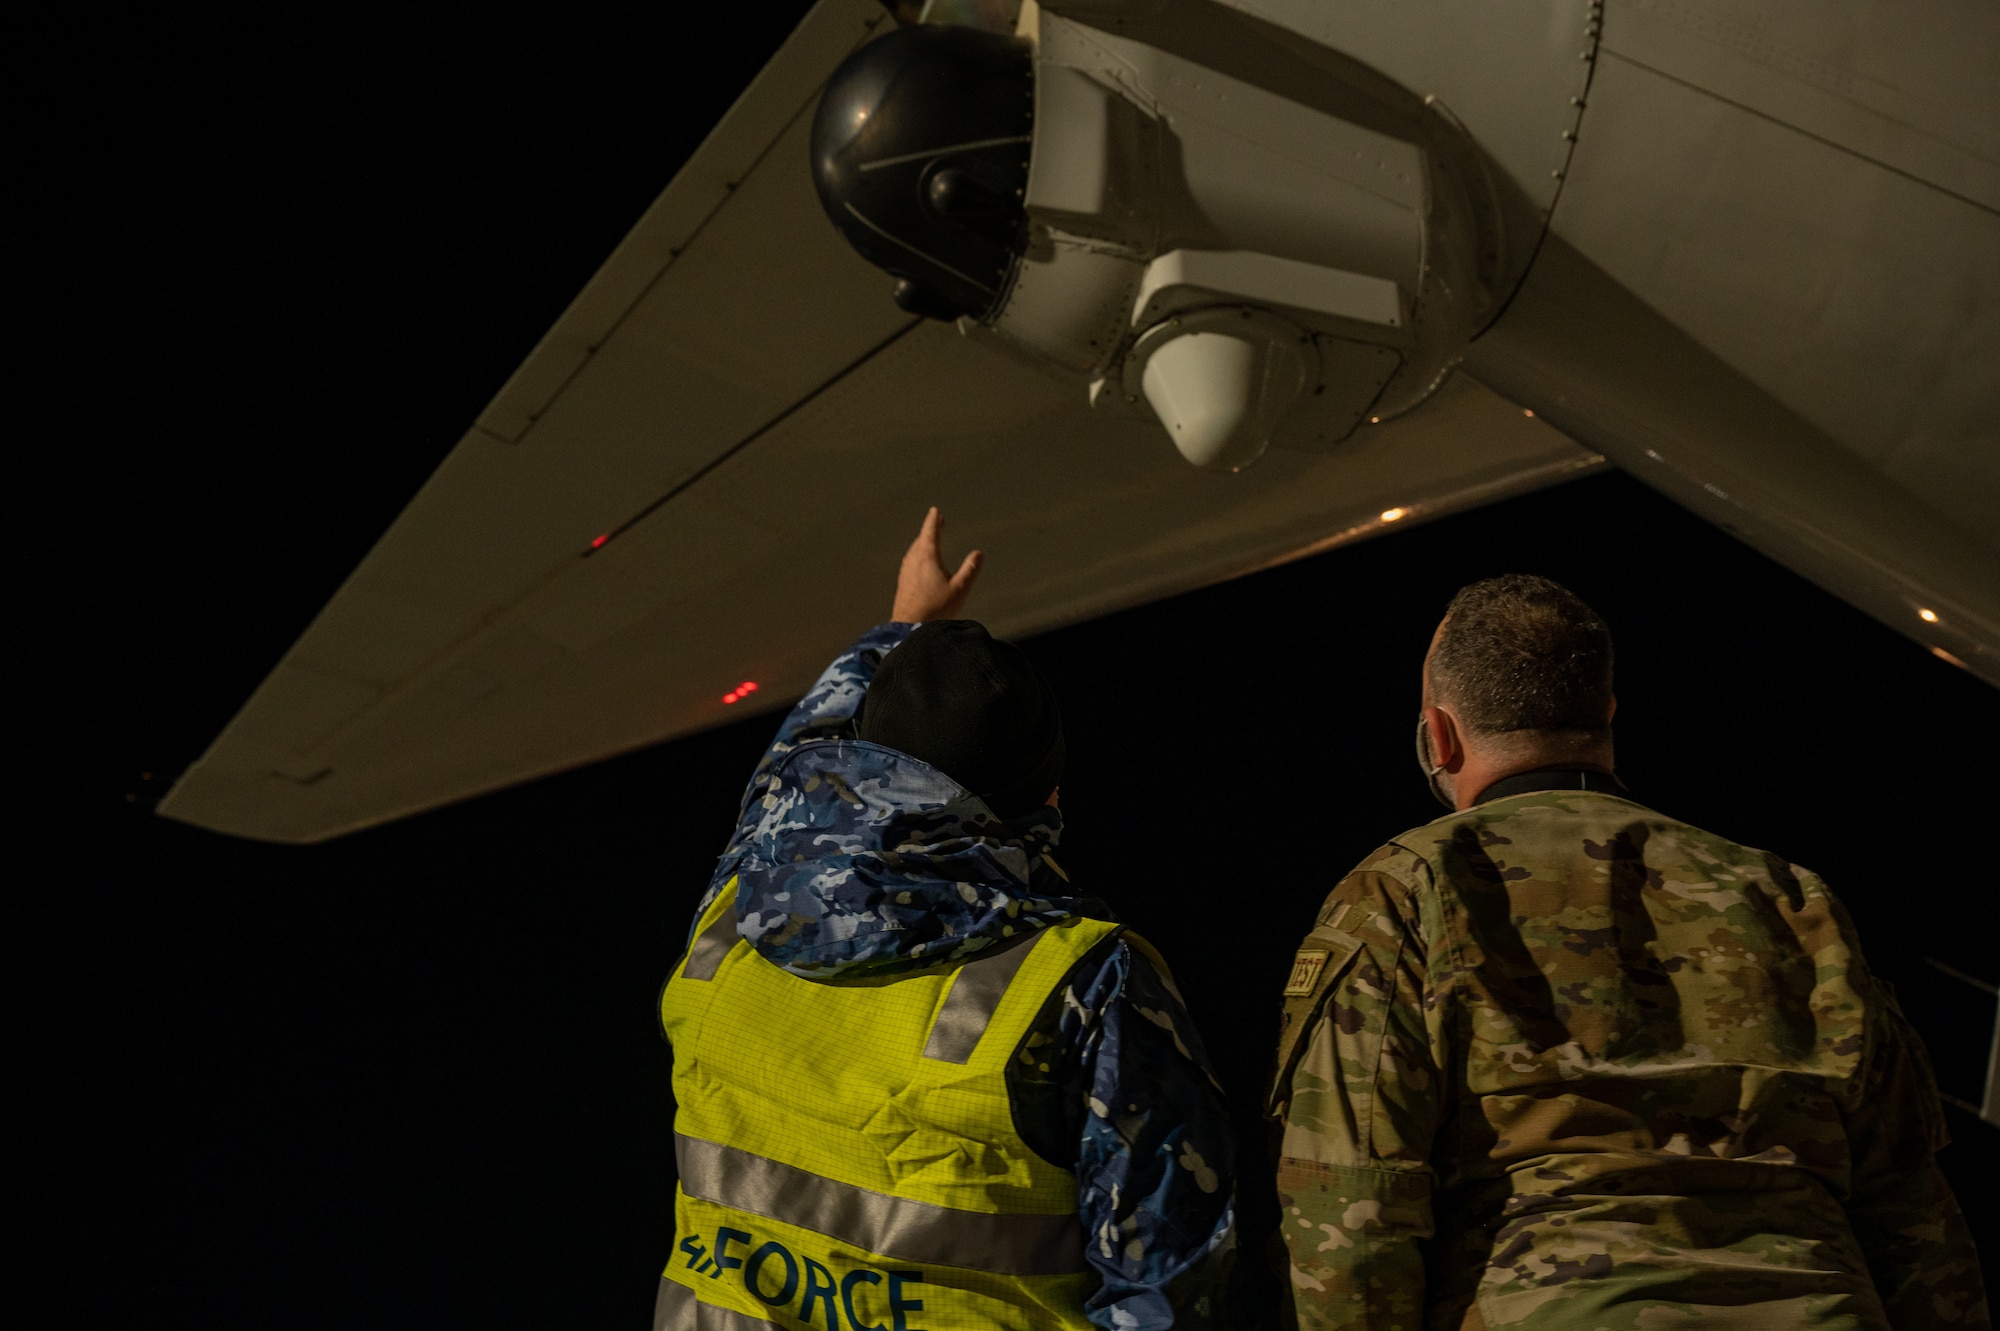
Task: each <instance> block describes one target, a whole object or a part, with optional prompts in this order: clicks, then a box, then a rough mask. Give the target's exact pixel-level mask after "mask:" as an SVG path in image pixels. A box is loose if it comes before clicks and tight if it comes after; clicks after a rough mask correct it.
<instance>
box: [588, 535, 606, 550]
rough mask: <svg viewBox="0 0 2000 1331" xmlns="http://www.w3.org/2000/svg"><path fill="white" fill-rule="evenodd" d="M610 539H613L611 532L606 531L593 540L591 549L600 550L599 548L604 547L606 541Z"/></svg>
mask: <svg viewBox="0 0 2000 1331" xmlns="http://www.w3.org/2000/svg"><path fill="white" fill-rule="evenodd" d="M610 539H611V533H610V532H606V533H604V535H602V536H600V537H598V538H597V539H596V540H594V541H592V542H591V543H590V548H591V549H593V550H598V549H602V548H603V546H604V543H605V542H606V541H608V540H610Z"/></svg>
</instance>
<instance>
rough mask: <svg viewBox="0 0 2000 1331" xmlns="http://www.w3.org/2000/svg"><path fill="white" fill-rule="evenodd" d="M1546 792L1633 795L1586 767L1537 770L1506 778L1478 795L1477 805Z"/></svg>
mask: <svg viewBox="0 0 2000 1331" xmlns="http://www.w3.org/2000/svg"><path fill="white" fill-rule="evenodd" d="M1544 790H1594V791H1597V792H1599V793H1601V794H1605V795H1630V794H1631V792H1630V791H1628V790H1626V789H1625V783H1624V782H1623V781H1620V780H1619V779H1618V778H1617V777H1615V776H1613V775H1611V774H1610V773H1609V772H1596V771H1592V770H1590V769H1589V768H1583V767H1537V768H1536V769H1535V770H1534V771H1532V772H1516V773H1515V774H1514V775H1513V776H1503V777H1501V778H1500V779H1499V780H1498V781H1495V782H1494V783H1493V784H1492V785H1490V786H1488V787H1487V788H1486V789H1484V790H1482V791H1480V792H1479V798H1478V799H1476V800H1474V801H1473V803H1474V804H1486V803H1489V802H1491V801H1493V800H1504V799H1510V798H1512V797H1513V796H1515V795H1533V794H1536V793H1537V792H1539V791H1544Z"/></svg>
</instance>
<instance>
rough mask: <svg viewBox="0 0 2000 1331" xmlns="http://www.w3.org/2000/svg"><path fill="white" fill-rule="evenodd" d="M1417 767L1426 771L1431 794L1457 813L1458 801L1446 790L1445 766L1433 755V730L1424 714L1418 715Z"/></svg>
mask: <svg viewBox="0 0 2000 1331" xmlns="http://www.w3.org/2000/svg"><path fill="white" fill-rule="evenodd" d="M1417 766H1418V767H1421V768H1423V769H1424V781H1425V783H1426V784H1428V785H1429V786H1430V788H1431V794H1432V795H1433V796H1435V797H1436V799H1437V802H1438V803H1439V804H1442V805H1444V807H1445V808H1447V809H1450V810H1451V811H1452V812H1454V813H1456V812H1457V811H1458V801H1457V800H1455V799H1453V798H1452V797H1451V792H1450V791H1448V790H1446V789H1445V788H1444V780H1443V778H1444V764H1443V763H1440V762H1438V761H1437V760H1436V756H1435V755H1434V754H1432V753H1431V728H1430V726H1428V725H1427V724H1425V722H1424V714H1423V713H1422V712H1418V713H1417Z"/></svg>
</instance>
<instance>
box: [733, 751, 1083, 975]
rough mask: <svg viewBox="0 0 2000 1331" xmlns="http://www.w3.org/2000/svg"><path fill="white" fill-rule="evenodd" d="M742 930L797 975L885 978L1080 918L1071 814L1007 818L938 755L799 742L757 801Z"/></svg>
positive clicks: (742, 889)
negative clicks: (1061, 847)
mask: <svg viewBox="0 0 2000 1331" xmlns="http://www.w3.org/2000/svg"><path fill="white" fill-rule="evenodd" d="M752 808H753V810H755V811H756V813H757V823H756V827H755V830H754V831H753V832H752V833H751V834H750V836H749V837H748V838H746V839H745V840H744V842H743V843H742V846H741V849H740V850H739V851H738V852H737V860H736V864H735V866H734V868H735V872H736V874H737V884H736V915H737V929H738V931H739V932H740V933H741V934H742V936H743V937H744V939H745V940H747V941H748V942H749V943H750V944H751V945H752V946H753V947H755V948H756V949H757V951H758V952H760V953H761V954H763V956H764V957H765V958H766V959H768V960H770V961H772V962H775V963H777V964H778V965H780V966H782V967H784V968H785V969H786V970H788V971H791V972H793V973H794V974H797V975H804V976H810V977H813V978H819V979H824V978H827V977H829V976H834V975H847V976H860V975H879V974H884V973H889V972H894V971H898V970H908V969H915V968H917V967H920V966H930V965H935V964H937V963H939V962H941V961H947V960H954V959H957V958H960V957H966V956H970V955H972V954H974V953H976V952H979V951H983V950H984V949H986V948H988V947H991V946H993V945H994V944H996V943H999V942H1000V941H1001V940H1002V939H1006V938H1012V937H1013V936H1015V935H1016V934H1019V933H1021V932H1023V931H1028V930H1038V929H1044V928H1047V927H1048V926H1049V925H1051V924H1055V923H1057V922H1058V921H1061V920H1066V919H1070V918H1073V917H1076V916H1086V917H1090V918H1096V919H1108V918H1110V913H1109V912H1108V911H1107V910H1106V909H1105V907H1104V906H1103V904H1102V903H1101V902H1098V901H1095V900H1092V899H1089V898H1084V897H1078V896H1075V895H1072V894H1071V893H1070V888H1069V884H1068V882H1067V880H1066V879H1065V878H1064V876H1063V872H1062V870H1061V869H1060V868H1058V867H1057V865H1056V862H1055V860H1054V858H1053V857H1052V852H1053V851H1054V850H1055V847H1056V844H1057V842H1058V841H1059V840H1060V839H1061V836H1062V815H1061V814H1060V813H1058V812H1057V811H1056V810H1054V809H1037V810H1035V811H1034V812H1033V813H1031V814H1028V815H1027V816H1026V817H1023V818H1017V819H1012V820H1002V819H1001V818H999V817H997V816H996V815H995V814H994V813H993V811H992V810H990V809H988V808H987V807H986V805H985V804H984V803H983V802H981V801H980V799H979V798H978V797H977V796H975V795H973V794H971V793H970V792H968V791H966V790H965V789H964V788H963V787H962V786H960V785H959V784H958V783H957V782H955V781H953V780H952V779H951V778H950V777H948V776H946V775H945V774H944V773H943V772H940V771H939V770H938V769H936V768H935V767H932V766H930V765H929V764H928V763H923V762H919V761H918V760H917V759H915V758H912V757H909V756H908V755H907V754H903V753H899V752H897V751H896V750H894V749H889V748H884V747H883V746H881V745H879V744H869V743H866V742H865V741H861V740H844V739H843V740H826V741H820V742H816V743H808V744H803V745H800V746H799V747H798V748H796V749H794V750H793V751H792V752H791V753H789V754H787V755H786V756H785V758H784V759H783V760H782V761H781V762H780V763H779V764H778V765H777V766H776V767H774V768H773V769H772V770H771V772H770V774H769V775H768V777H767V778H766V780H765V783H764V788H763V790H762V791H761V792H759V793H756V794H754V795H753V796H752Z"/></svg>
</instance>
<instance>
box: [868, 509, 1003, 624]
mask: <svg viewBox="0 0 2000 1331" xmlns="http://www.w3.org/2000/svg"><path fill="white" fill-rule="evenodd" d="M943 527H944V516H943V515H942V514H940V513H939V512H938V511H937V509H936V508H932V509H931V511H930V512H929V513H926V514H925V515H924V527H923V530H922V531H920V532H918V533H917V539H916V540H914V541H912V542H910V548H909V549H908V550H907V551H905V552H904V554H903V567H902V571H901V572H899V573H898V574H897V575H896V603H895V608H894V609H893V610H892V611H890V614H889V618H890V619H892V620H895V621H896V622H897V623H900V624H919V623H922V622H924V621H925V620H931V619H953V618H956V617H957V615H958V609H959V607H960V606H962V605H964V604H965V598H966V597H967V596H968V595H969V594H970V593H971V591H972V582H973V579H975V578H977V577H978V576H979V569H980V565H981V564H982V562H983V561H984V558H985V557H984V556H983V555H981V554H980V552H979V551H977V550H974V551H973V552H972V553H971V554H969V555H967V556H966V557H965V561H964V562H963V563H961V564H960V565H959V566H958V572H956V573H947V572H946V571H945V567H944V556H943V554H942V553H941V552H940V551H939V549H938V533H939V532H940V531H941V530H942V529H943Z"/></svg>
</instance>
